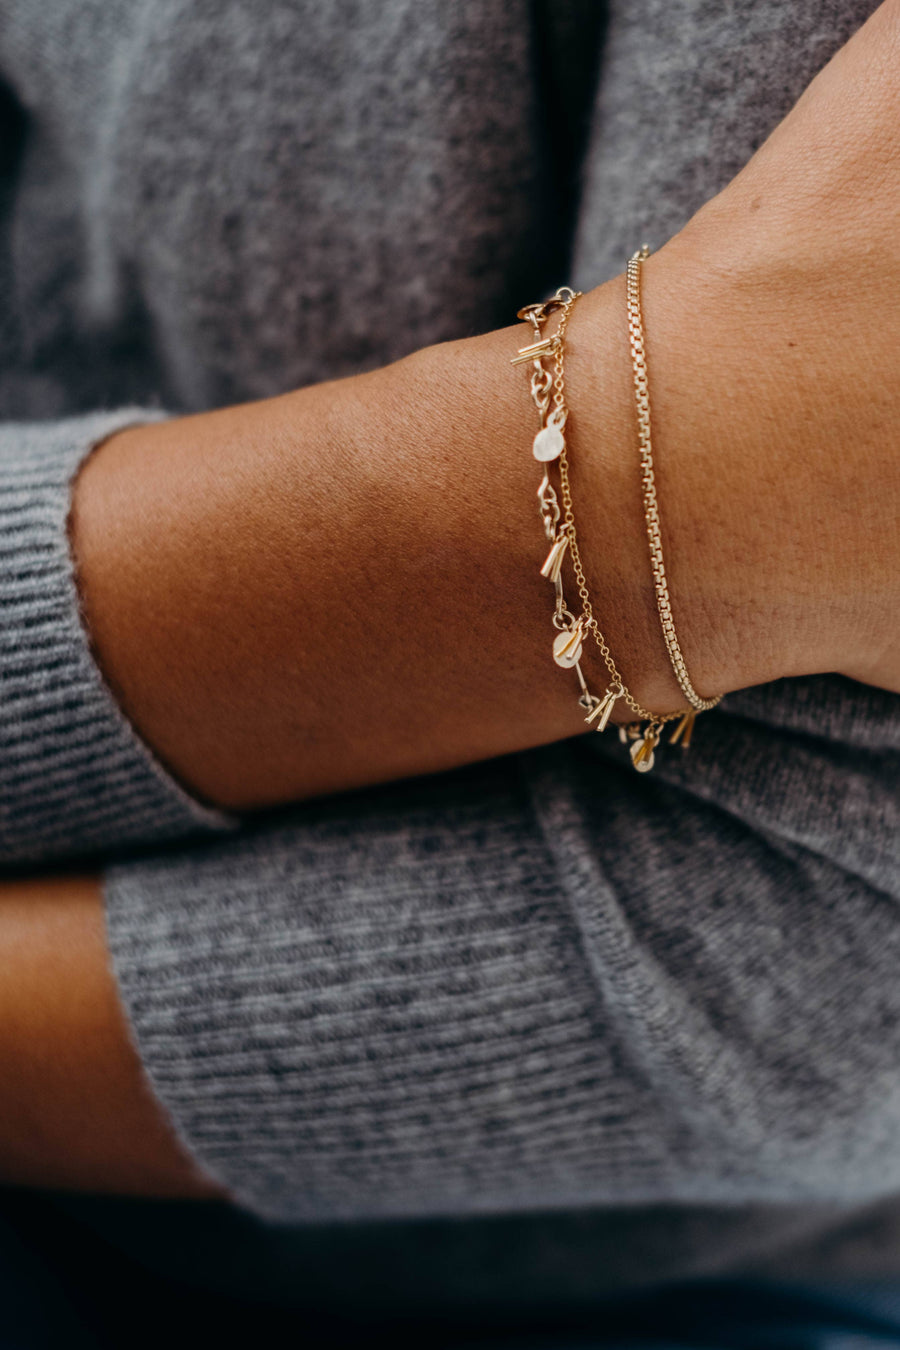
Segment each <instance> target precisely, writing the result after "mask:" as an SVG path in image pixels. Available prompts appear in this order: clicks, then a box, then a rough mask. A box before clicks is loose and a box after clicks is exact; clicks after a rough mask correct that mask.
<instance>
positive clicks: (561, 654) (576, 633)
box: [553, 623, 583, 670]
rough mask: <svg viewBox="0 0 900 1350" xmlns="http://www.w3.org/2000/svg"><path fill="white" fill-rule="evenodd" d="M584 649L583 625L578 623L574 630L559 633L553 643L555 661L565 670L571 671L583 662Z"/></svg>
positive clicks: (567, 629)
mask: <svg viewBox="0 0 900 1350" xmlns="http://www.w3.org/2000/svg"><path fill="white" fill-rule="evenodd" d="M582 647H583V635H582V632H581V624H580V623H576V624H575V626H574V627H573V628H566V629H564V630H563V631H562V632H561V633H557V635H556V639H555V640H554V643H553V660H554V661H555V662H556V664H557V665H558V666H562V668H563V670H571V669H572V667H573V666H576V665H577V664H578V662H579V661H580V660H581V652H582Z"/></svg>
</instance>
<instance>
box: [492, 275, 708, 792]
mask: <svg viewBox="0 0 900 1350" xmlns="http://www.w3.org/2000/svg"><path fill="white" fill-rule="evenodd" d="M644 256H646V255H644ZM580 294H581V292H579V291H574V290H572V289H571V287H568V286H562V287H560V289H559V290H558V291H557V292H556V294H555V295H554V296H553V297H551V299H550V300H547V301H545V302H544V303H542V304H537V305H526V306H525V307H524V308H523V309H520V310H519V312H518V318H520V319H522V320H524V321H525V322H527V323H529V324H531V328H532V336H533V339H534V340H533V341H532V342H531V343H529V344H528V345H527V346H525V347H523V348H522V349H521V350H520V351H519V353H518V355H517V356H515V357H514V358H513V359H512V363H511V364H512V365H514V366H518V365H524V364H530V365H531V367H532V372H531V396H532V399H533V400H534V404H535V407H536V408H537V412H538V418H539V423H540V425H539V429H538V432H537V434H536V436H535V438H534V445H533V453H534V457H535V459H536V460H538V462H539V463H541V464H543V465H544V466H545V467H544V476H543V478H542V480H541V483H540V486H539V488H538V492H537V496H538V505H539V510H540V516H541V521H542V523H543V526H544V533H545V535H546V536H547V539H548V541H549V543H550V551H549V553H548V554H547V557H546V559H545V561H544V564H543V566H542V567H541V575H542V576H543V577H546V578H547V579H548V580H549V581H551V582H552V583H553V586H554V590H555V603H554V608H553V615H552V623H553V626H554V628H555V629H556V638H555V639H554V642H553V659H554V661H555V662H556V664H557V665H558V666H561V667H562V668H563V669H572V670H574V671H575V674H576V676H577V678H578V684H579V689H580V692H579V695H578V703H579V706H580V707H581V708H582V709H583V710H584V711H585V712H586V713H587V716H586V717H585V719H584V720H585V722H587V723H588V724H592V725H593V726H594V727H595V729H596V730H597V731H600V732H603V731H605V730H606V727H607V725H608V723H609V720H610V717H611V715H612V711H613V709H614V707H615V705H616V703H618V702H619V700H620V699H621V700H622V701H623V702H624V703H625V704H626V706H627V707H628V708H629V709H630V710H631V712H632V713H633V714H634V720H632V721H631V722H629V724H628V725H627V726H623V727H620V729H619V735H620V737H621V739H622V740H623V741H626V742H629V741H630V742H631V745H630V753H631V760H632V763H633V764H634V766H635V768H636V769H637V770H638V771H639V772H641V773H646V772H647V771H648V770H649V769H652V768H653V763H654V751H655V749H656V747H657V745H658V744H659V740H660V734H661V732H662V728H663V726H664V725H665V724H666V723H667V722H673V721H676V720H677V721H678V723H679V725H678V727H677V728H676V730H675V733H674V735H673V736H672V737H671V740H672V742H675V741H678V740H679V739H680V740H681V743H682V746H683V747H684V748H686V747H687V746H688V745H689V744H690V737H691V731H692V728H693V722H694V718H695V716H696V712H697V711H698V710H699V708H698V707H697V706H696V705H695V704H694V703H693V702H692V701H691V700H690V699H689V702H691V707H690V708H688V709H687V710H685V709H683V708H682V709H679V710H678V711H676V712H667V713H653V712H650V711H649V710H648V709H647V708H644V707H643V706H642V705H641V704H640V703H639V702H638V701H637V699H635V698H634V696H633V695H632V694H631V692H630V690H629V689H628V687H627V685H626V684H625V681H624V680H623V678H622V676H621V674H620V672H619V669H618V667H617V666H616V663H615V661H614V659H613V656H612V653H611V652H610V649H609V646H608V644H607V642H606V639H605V637H604V636H603V632H602V630H601V628H600V624H599V622H598V620H597V617H596V615H595V614H594V610H593V605H592V603H591V597H590V592H589V590H588V586H587V579H586V576H585V571H584V565H583V563H582V560H581V552H580V549H579V545H578V534H577V530H576V526H575V514H574V508H573V504H572V491H571V485H570V481H569V463H568V452H567V446H566V438H565V434H564V433H565V426H566V421H567V419H568V415H569V410H568V407H567V405H566V396H565V391H566V384H565V336H566V328H567V327H568V323H569V319H570V317H571V313H572V309H573V307H574V305H575V302H576V301H577V300H578V299H579V297H580ZM557 311H558V312H559V321H558V324H557V327H556V331H555V332H554V333H552V334H549V335H545V333H544V325H545V324H546V322H547V320H548V318H549V317H550V315H551V314H553V313H554V312H557ZM629 329H631V307H630V293H629ZM640 336H641V339H642V337H643V332H642V330H641V331H640ZM545 361H546V362H547V363H548V364H547V365H545V364H544V363H545ZM644 376H645V383H646V359H645V360H644ZM636 378H637V375H636ZM644 394H645V396H646V388H644ZM647 410H648V413H647V421H648V425H649V400H648V401H647ZM648 446H649V443H648ZM641 448H642V452H643V449H644V443H643V441H642V443H641ZM554 462H556V464H557V466H558V470H559V486H560V494H559V495H557V492H556V490H555V488H554V487H553V485H552V483H551V481H550V470H551V466H552V464H553V463H554ZM650 470H651V473H652V458H651V459H650ZM644 482H645V487H646V478H645V479H644ZM653 487H654V485H653V483H652V479H651V488H653ZM560 496H561V497H562V507H560ZM654 502H655V490H654ZM656 521H657V535H658V511H657V513H656ZM649 528H650V521H649V519H648V533H649ZM659 549H660V552H659V557H660V561H661V557H662V554H661V545H660V546H659ZM567 557H568V559H569V561H570V563H571V566H572V571H573V574H574V578H575V585H576V589H577V591H578V595H579V598H580V601H581V611H580V613H579V614H578V615H577V616H576V615H575V614H573V613H572V611H571V610H570V609H569V608H568V606H567V604H566V599H565V591H564V586H563V580H562V571H563V566H564V564H565V562H566V558H567ZM654 580H656V572H655V571H654ZM663 584H665V574H664V572H663ZM658 594H659V592H657V595H658ZM666 595H667V596H668V591H666ZM669 617H670V619H671V606H670V607H669ZM672 633H673V635H674V627H673V628H672ZM664 634H665V628H664ZM588 637H591V638H593V640H594V642H595V643H596V645H597V647H598V648H599V651H600V655H601V657H602V659H603V663H604V665H605V666H606V669H607V673H608V678H609V682H608V684H607V687H606V689H605V691H604V693H603V694H602V696H599V697H598V696H597V695H596V694H594V693H592V692H591V690H590V688H589V686H588V683H587V681H586V679H585V676H584V672H583V670H582V668H581V660H582V656H583V653H584V643H585V639H586V638H588ZM667 646H668V642H667ZM670 655H671V649H670ZM682 665H683V658H682ZM686 674H687V672H686V670H685V676H686ZM680 683H681V682H680V681H679V684H680ZM682 688H683V686H682ZM685 692H686V691H685ZM717 702H718V699H715V700H712V701H705V706H710V707H712V706H713V705H714V703H717Z"/></svg>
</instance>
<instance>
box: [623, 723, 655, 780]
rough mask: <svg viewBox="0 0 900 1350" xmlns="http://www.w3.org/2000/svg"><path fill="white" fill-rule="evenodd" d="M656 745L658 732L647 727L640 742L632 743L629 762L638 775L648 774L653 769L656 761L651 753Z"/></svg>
mask: <svg viewBox="0 0 900 1350" xmlns="http://www.w3.org/2000/svg"><path fill="white" fill-rule="evenodd" d="M658 743H659V732H658V731H655V730H654V729H653V727H648V728H647V730H646V732H645V733H644V735H643V736H642V737H641V738H640V740H637V741H634V742H633V744H632V746H631V750H630V754H631V762H632V764H633V765H634V767H635V768H636V769H637V771H638V773H649V772H650V770H651V769H652V768H653V765H654V763H655V761H656V757H655V755H654V754H653V751H654V750H655V749H656V746H657V744H658Z"/></svg>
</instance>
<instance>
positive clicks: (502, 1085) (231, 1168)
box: [106, 765, 665, 1220]
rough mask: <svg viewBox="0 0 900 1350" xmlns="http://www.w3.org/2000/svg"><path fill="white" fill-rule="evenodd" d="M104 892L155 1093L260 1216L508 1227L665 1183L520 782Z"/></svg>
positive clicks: (137, 865) (349, 819)
mask: <svg viewBox="0 0 900 1350" xmlns="http://www.w3.org/2000/svg"><path fill="white" fill-rule="evenodd" d="M106 898H107V915H108V919H107V922H108V932H109V944H110V949H111V951H112V956H113V963H114V968H115V970H116V973H117V976H118V980H119V986H120V990H121V995H122V999H123V1002H124V1005H125V1007H126V1009H127V1012H128V1014H129V1016H130V1019H131V1024H132V1027H133V1031H134V1036H135V1040H136V1044H137V1047H138V1051H139V1053H140V1055H141V1058H142V1060H143V1063H144V1066H145V1068H146V1071H147V1074H148V1076H149V1078H150V1081H151V1084H152V1086H153V1088H154V1090H155V1092H156V1095H157V1097H158V1099H159V1100H160V1102H161V1103H162V1104H163V1106H164V1107H165V1108H166V1110H167V1111H168V1113H169V1115H170V1116H171V1119H172V1121H173V1122H174V1125H175V1128H176V1130H177V1132H178V1134H179V1136H180V1138H181V1139H182V1140H183V1142H184V1143H185V1145H186V1147H187V1149H188V1150H189V1151H190V1152H191V1153H192V1154H193V1155H194V1156H195V1157H196V1158H197V1159H198V1160H199V1162H200V1164H201V1165H202V1166H203V1167H204V1168H205V1169H206V1170H207V1171H209V1172H210V1173H211V1174H212V1175H213V1176H215V1177H217V1178H219V1179H220V1180H221V1181H222V1182H224V1183H225V1184H226V1185H227V1186H228V1187H229V1188H230V1190H231V1191H232V1193H233V1194H234V1195H235V1196H236V1197H237V1199H238V1200H239V1201H240V1202H241V1203H242V1204H244V1205H245V1206H247V1207H249V1208H252V1209H254V1210H256V1211H258V1212H260V1213H262V1214H265V1215H268V1216H271V1217H277V1218H283V1219H294V1220H298V1219H299V1220H315V1219H336V1218H346V1217H363V1216H367V1217H375V1216H379V1215H380V1216H385V1215H388V1216H391V1215H414V1214H419V1215H422V1214H429V1213H431V1214H438V1213H444V1214H447V1213H463V1212H499V1211H501V1210H506V1209H527V1208H535V1207H541V1206H544V1205H547V1206H558V1205H565V1204H573V1203H575V1204H578V1203H583V1201H584V1197H585V1194H586V1192H590V1191H591V1190H592V1189H597V1190H599V1191H600V1192H601V1193H603V1194H605V1195H607V1196H608V1195H609V1193H610V1191H611V1190H614V1189H615V1187H616V1186H617V1185H621V1187H622V1188H623V1190H625V1191H627V1190H628V1187H629V1186H631V1187H632V1188H633V1187H634V1185H635V1169H637V1171H638V1172H639V1173H640V1172H642V1171H643V1170H645V1169H646V1170H648V1171H650V1172H651V1173H653V1174H654V1175H655V1176H656V1177H657V1178H658V1175H659V1172H658V1171H657V1168H659V1169H660V1170H662V1171H663V1172H664V1171H665V1161H664V1159H662V1158H661V1157H660V1146H659V1142H658V1140H659V1135H658V1133H657V1135H656V1137H655V1140H654V1138H653V1129H652V1126H651V1122H653V1121H654V1120H655V1115H656V1112H655V1108H654V1104H653V1103H652V1102H650V1101H647V1100H646V1099H645V1096H644V1094H643V1093H642V1091H641V1089H640V1088H639V1087H638V1086H636V1085H634V1084H633V1083H631V1082H630V1081H629V1080H628V1078H627V1076H626V1075H623V1073H622V1072H621V1070H620V1069H619V1068H618V1067H617V1065H616V1062H615V1052H614V1050H613V1048H612V1047H611V1046H610V1044H609V1043H608V1042H607V1041H606V1040H605V1037H604V1035H603V1032H602V1029H598V1026H597V1024H596V1016H597V1007H596V990H595V989H594V988H593V986H592V981H591V978H590V975H589V973H588V971H587V969H586V966H585V962H584V958H583V955H582V953H581V952H580V950H579V944H578V938H577V933H576V932H575V931H573V924H572V920H571V916H570V914H569V912H568V905H567V902H566V900H565V898H564V897H563V896H562V895H561V894H560V892H559V887H558V882H557V878H556V874H555V868H554V863H553V860H552V858H551V857H550V855H549V854H548V852H547V849H546V847H545V845H544V843H543V841H542V839H541V837H540V832H539V831H538V830H537V829H536V828H535V824H534V820H533V816H532V813H531V809H530V805H529V803H528V801H527V800H526V799H525V796H524V793H523V792H522V791H521V789H520V787H519V784H518V779H517V773H516V771H515V769H514V768H513V767H512V766H509V765H500V766H482V767H480V768H478V769H474V770H471V771H467V772H466V773H465V774H459V775H454V776H453V777H452V778H449V779H443V778H441V779H436V780H430V781H427V782H423V783H419V784H414V785H405V786H402V787H399V788H394V789H382V790H380V791H379V792H378V793H373V794H367V795H365V796H363V797H358V798H350V799H347V800H346V801H335V802H330V803H321V804H313V805H311V806H309V807H307V808H304V809H302V810H300V809H298V810H296V811H294V812H292V813H291V814H290V815H289V816H287V817H284V818H282V819H281V820H280V821H278V822H277V823H273V824H269V825H265V826H260V825H254V826H253V827H248V828H245V830H244V831H242V833H241V835H240V836H235V837H234V838H232V839H229V840H226V841H223V842H217V843H214V844H204V845H202V846H200V847H197V848H194V849H189V850H186V849H178V850H177V851H175V852H169V851H167V852H166V854H164V855H162V854H161V855H157V856H154V857H152V858H148V859H146V860H144V861H132V862H127V863H124V864H121V865H117V866H115V867H114V868H112V869H111V870H110V872H109V873H108V874H107V878H106ZM632 1121H633V1122H635V1123H636V1127H639V1128H640V1130H641V1140H640V1142H638V1141H637V1140H636V1139H635V1138H634V1131H633V1129H632V1125H631V1122H632ZM648 1135H649V1136H650V1139H651V1142H648V1139H647V1136H648ZM654 1155H655V1156H654ZM611 1179H612V1180H611Z"/></svg>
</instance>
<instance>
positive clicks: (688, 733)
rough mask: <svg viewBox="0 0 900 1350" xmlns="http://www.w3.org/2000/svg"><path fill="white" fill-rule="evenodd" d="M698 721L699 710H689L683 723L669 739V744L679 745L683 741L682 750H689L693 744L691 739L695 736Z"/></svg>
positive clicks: (679, 724)
mask: <svg viewBox="0 0 900 1350" xmlns="http://www.w3.org/2000/svg"><path fill="white" fill-rule="evenodd" d="M696 720H697V709H696V708H688V710H687V712H686V713H685V714H684V716H683V717H682V719H681V721H680V722H679V723H678V726H677V727H676V728H675V730H674V731H673V732H672V735H671V736H670V737H669V744H670V745H677V744H678V742H679V741H681V748H682V750H687V748H688V746H689V745H690V743H691V737H692V736H693V734H694V723H695V722H696Z"/></svg>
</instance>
